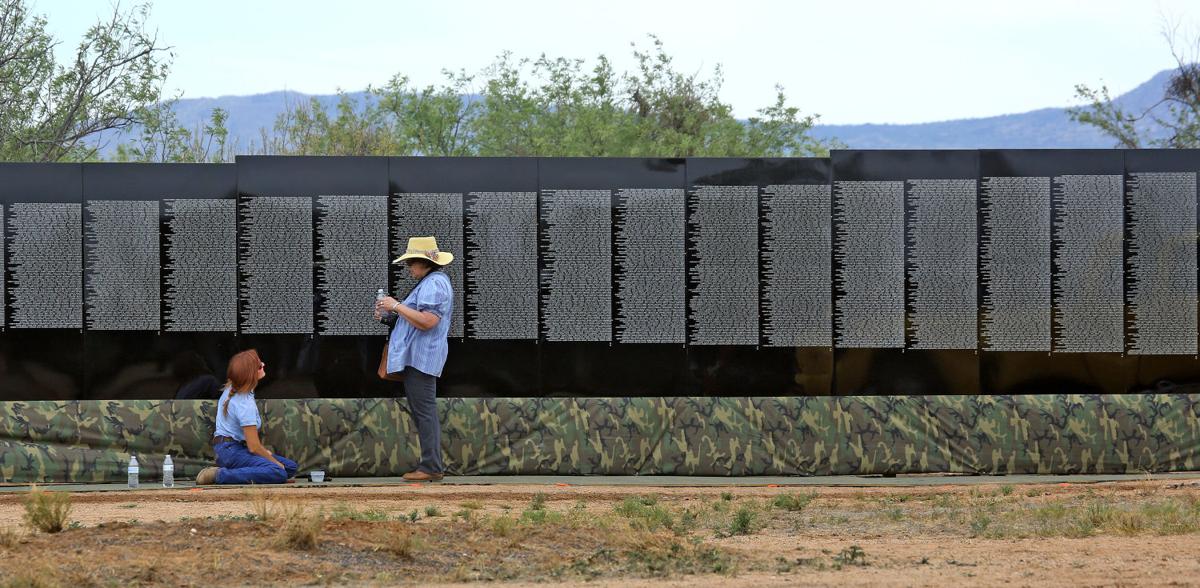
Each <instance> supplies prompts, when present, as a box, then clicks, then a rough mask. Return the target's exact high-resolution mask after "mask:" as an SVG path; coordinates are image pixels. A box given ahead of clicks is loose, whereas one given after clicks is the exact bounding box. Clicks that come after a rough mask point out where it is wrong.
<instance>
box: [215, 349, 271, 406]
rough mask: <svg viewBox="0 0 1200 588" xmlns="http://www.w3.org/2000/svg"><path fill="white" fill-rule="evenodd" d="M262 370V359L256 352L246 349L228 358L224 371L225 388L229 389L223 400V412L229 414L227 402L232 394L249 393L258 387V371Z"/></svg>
mask: <svg viewBox="0 0 1200 588" xmlns="http://www.w3.org/2000/svg"><path fill="white" fill-rule="evenodd" d="M260 369H262V359H260V358H259V357H258V352H257V351H255V350H253V349H247V350H245V351H242V352H241V353H238V354H237V355H234V356H233V357H231V358H229V368H228V369H226V370H225V377H226V378H228V379H227V380H225V386H226V387H228V388H230V391H229V396H227V397H226V398H225V406H224V407H223V408H224V409H225V412H229V401H230V400H231V399H232V398H233V395H234V394H241V393H243V392H251V391H253V390H254V387H255V386H257V385H258V370H260Z"/></svg>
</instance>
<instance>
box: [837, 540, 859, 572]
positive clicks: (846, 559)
mask: <svg viewBox="0 0 1200 588" xmlns="http://www.w3.org/2000/svg"><path fill="white" fill-rule="evenodd" d="M865 565H867V552H865V551H863V548H861V547H859V546H857V545H851V546H850V547H847V548H845V549H843V550H842V551H841V552H840V553H838V554H837V555H835V556H833V567H834V569H839V570H840V569H841V568H842V566H865Z"/></svg>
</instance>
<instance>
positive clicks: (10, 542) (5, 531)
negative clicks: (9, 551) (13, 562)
mask: <svg viewBox="0 0 1200 588" xmlns="http://www.w3.org/2000/svg"><path fill="white" fill-rule="evenodd" d="M20 540H21V534H20V533H18V532H17V530H16V529H12V528H9V527H3V528H0V547H3V548H10V547H15V546H16V545H17V543H18V542H19V541H20Z"/></svg>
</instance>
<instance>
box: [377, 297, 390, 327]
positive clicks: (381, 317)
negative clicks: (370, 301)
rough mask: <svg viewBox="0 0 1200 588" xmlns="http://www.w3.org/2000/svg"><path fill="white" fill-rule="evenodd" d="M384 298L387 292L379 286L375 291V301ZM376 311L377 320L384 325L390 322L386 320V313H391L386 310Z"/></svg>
mask: <svg viewBox="0 0 1200 588" xmlns="http://www.w3.org/2000/svg"><path fill="white" fill-rule="evenodd" d="M384 298H387V292H386V291H385V290H384V289H383V288H380V289H378V290H376V291H375V302H376V303H378V302H379V301H380V300H383V299H384ZM377 312H378V313H379V317H378V319H379V322H381V323H383V324H385V325H387V324H390V323H389V322H388V315H390V314H392V313H390V312H388V311H386V310H380V311H377Z"/></svg>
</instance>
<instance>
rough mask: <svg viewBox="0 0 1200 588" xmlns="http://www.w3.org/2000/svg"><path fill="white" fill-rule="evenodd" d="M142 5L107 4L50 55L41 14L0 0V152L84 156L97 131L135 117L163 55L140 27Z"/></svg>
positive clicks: (159, 73)
mask: <svg viewBox="0 0 1200 588" xmlns="http://www.w3.org/2000/svg"><path fill="white" fill-rule="evenodd" d="M149 12H150V5H149V4H140V5H137V6H135V7H134V8H132V9H130V10H128V11H122V10H121V8H120V6H119V5H114V7H113V10H112V14H111V15H110V16H109V17H107V18H106V19H104V20H100V21H98V22H97V23H96V24H94V25H92V26H91V27H90V28H88V30H87V31H86V32H85V33H84V34H83V38H82V39H81V40H80V41H79V44H78V46H77V47H76V49H75V55H74V57H73V58H72V59H70V60H69V61H68V62H66V63H58V62H57V61H56V60H55V54H54V50H53V48H54V46H55V45H57V44H58V42H59V41H58V40H57V39H55V38H53V37H52V36H51V35H50V33H49V32H48V31H47V22H46V19H45V18H43V17H41V16H37V15H35V14H31V13H30V11H29V7H28V6H27V2H26V0H0V160H6V161H62V160H86V159H92V158H95V156H96V153H97V151H98V148H97V146H96V144H95V142H94V141H93V139H95V137H96V135H97V134H98V133H101V132H103V131H109V130H120V129H128V128H130V127H132V126H133V125H134V124H136V123H138V122H140V120H141V119H140V117H141V116H143V115H144V114H145V113H146V109H148V108H152V107H153V105H155V104H156V103H157V102H158V101H159V99H160V95H161V89H162V83H163V80H164V79H165V78H166V75H167V70H168V66H169V59H170V58H169V56H168V55H167V53H166V52H167V49H166V48H165V47H162V46H160V45H159V43H158V39H157V37H156V36H155V35H154V33H152V32H149V31H147V30H146V29H145V22H146V18H147V16H148V15H149Z"/></svg>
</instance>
